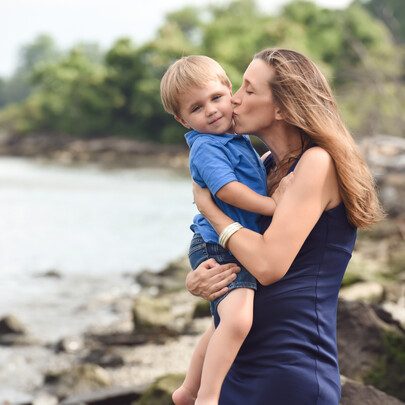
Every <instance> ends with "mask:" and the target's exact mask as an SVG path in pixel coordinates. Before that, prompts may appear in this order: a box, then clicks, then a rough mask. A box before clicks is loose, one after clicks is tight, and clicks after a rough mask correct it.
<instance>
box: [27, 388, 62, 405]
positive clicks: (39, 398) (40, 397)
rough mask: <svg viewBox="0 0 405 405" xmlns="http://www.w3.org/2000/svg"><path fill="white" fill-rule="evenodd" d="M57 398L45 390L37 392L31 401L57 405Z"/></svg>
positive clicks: (37, 404)
mask: <svg viewBox="0 0 405 405" xmlns="http://www.w3.org/2000/svg"><path fill="white" fill-rule="evenodd" d="M58 404H59V401H58V398H57V397H55V396H54V395H51V394H49V393H48V392H46V391H41V392H39V393H38V394H37V395H36V396H35V399H34V400H33V401H32V405H58Z"/></svg>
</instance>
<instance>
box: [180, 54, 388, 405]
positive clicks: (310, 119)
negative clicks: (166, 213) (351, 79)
mask: <svg viewBox="0 0 405 405" xmlns="http://www.w3.org/2000/svg"><path fill="white" fill-rule="evenodd" d="M232 102H233V103H234V105H235V107H234V122H235V131H236V133H238V134H242V133H249V134H252V135H255V136H257V137H259V138H260V139H261V140H262V141H263V142H264V143H265V144H266V145H267V146H268V148H269V150H270V152H268V153H267V154H266V155H265V156H264V158H265V160H264V162H265V166H266V168H267V171H268V190H269V194H270V195H271V194H272V193H273V191H274V190H275V189H276V188H277V186H278V184H279V183H280V180H281V179H282V178H283V177H284V176H285V175H286V174H287V173H289V172H292V171H294V180H293V182H292V184H291V186H290V187H289V188H288V189H287V191H286V192H285V193H284V194H283V195H282V197H281V199H280V202H279V204H278V206H277V209H276V212H275V214H274V216H273V217H272V218H271V219H269V220H268V221H267V223H265V227H264V229H266V227H267V229H266V230H265V231H264V233H263V235H261V234H259V233H255V232H252V231H250V230H248V229H245V228H242V229H239V230H237V231H234V229H236V228H239V227H236V228H235V226H231V228H229V225H231V224H232V223H233V221H232V219H230V218H229V217H227V216H226V215H225V214H223V213H222V211H220V210H219V209H218V207H217V206H216V205H215V204H214V203H213V201H212V199H211V196H210V195H209V192H207V190H205V189H201V188H199V187H198V186H196V185H195V186H194V197H195V201H196V204H197V206H198V209H199V210H200V211H201V213H202V214H203V215H204V216H205V217H206V218H207V219H208V221H209V222H210V223H211V224H212V226H213V227H214V228H215V230H216V231H217V232H218V234H220V235H221V234H222V236H223V237H222V240H223V241H224V244H225V245H226V247H227V248H228V249H229V250H230V251H231V252H232V253H233V254H234V255H235V257H236V258H237V259H238V260H239V262H240V263H241V264H242V265H243V266H245V267H246V268H247V269H248V270H249V271H250V272H251V273H252V274H253V275H254V276H255V277H256V278H257V280H258V281H259V283H260V285H259V286H258V290H257V293H256V296H255V304H254V305H255V307H254V322H253V326H252V329H251V331H250V334H249V336H248V337H247V339H246V340H245V342H244V344H243V346H242V348H241V349H240V351H239V353H238V356H237V358H236V360H235V362H234V364H233V366H232V367H231V369H230V371H229V372H228V375H227V378H226V380H225V382H224V384H223V387H222V391H221V397H220V401H219V403H220V404H221V405H231V404H232V405H238V404H240V405H242V404H243V405H246V404H249V405H263V404H271V405H301V404H308V405H315V404H317V405H334V404H336V405H338V404H339V401H340V377H339V368H338V363H337V349H336V310H337V297H338V291H339V287H340V284H341V281H342V278H343V275H344V272H345V269H346V266H347V263H348V261H349V259H350V257H351V253H352V250H353V246H354V242H355V239H356V228H358V227H360V228H366V227H367V226H369V225H371V224H373V223H375V222H377V221H378V220H379V219H381V218H382V217H383V213H382V209H381V207H380V205H379V202H378V199H377V197H376V193H375V185H374V182H373V179H372V177H371V175H370V172H369V170H368V168H367V166H366V164H365V162H364V160H363V159H362V157H361V156H360V154H359V152H358V150H357V147H356V145H355V143H354V141H353V139H352V137H351V136H350V134H349V132H348V131H347V129H346V128H345V126H344V125H343V123H342V121H341V119H340V117H339V114H338V110H337V107H336V104H335V101H334V99H333V96H332V94H331V91H330V88H329V86H328V84H327V82H326V80H325V78H324V77H323V75H322V73H321V72H320V71H319V69H318V68H317V67H316V65H315V64H314V63H313V62H311V61H310V60H309V59H308V58H306V57H305V56H303V55H302V54H300V53H298V52H295V51H291V50H285V49H267V50H264V51H262V52H260V53H259V54H257V55H256V56H255V57H254V59H253V61H252V62H251V64H250V65H249V67H248V68H247V70H246V72H245V74H244V78H243V84H242V87H241V88H240V89H239V90H238V91H237V92H236V93H235V95H234V96H233V100H232ZM265 222H266V221H265ZM230 229H233V231H232V232H233V233H232V232H230V231H229V230H230ZM213 266H214V264H213V263H212V261H208V262H205V263H203V264H202V265H200V268H199V269H197V270H196V271H194V272H192V273H190V274H189V276H188V279H187V286H188V288H189V290H190V291H191V292H192V293H193V294H195V295H200V296H203V297H205V298H208V299H214V298H216V297H217V296H219V295H221V294H223V292H224V291H226V287H225V283H226V282H229V280H231V279H232V277H233V275H232V272H234V271H235V269H234V268H230V266H227V267H225V268H218V267H213ZM207 269H209V270H210V271H207ZM222 270H223V271H222ZM215 322H216V324H218V323H219V319H218V318H217V319H215Z"/></svg>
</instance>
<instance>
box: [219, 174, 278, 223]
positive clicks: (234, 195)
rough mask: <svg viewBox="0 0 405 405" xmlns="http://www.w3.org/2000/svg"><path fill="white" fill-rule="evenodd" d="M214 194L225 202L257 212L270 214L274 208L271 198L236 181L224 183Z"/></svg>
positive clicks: (274, 204) (274, 203)
mask: <svg viewBox="0 0 405 405" xmlns="http://www.w3.org/2000/svg"><path fill="white" fill-rule="evenodd" d="M216 196H217V197H218V198H219V199H220V200H222V201H223V202H226V203H227V204H230V205H233V206H234V207H238V208H241V209H243V210H246V211H250V212H255V213H257V214H262V215H267V216H271V215H273V214H274V211H275V209H276V202H275V201H274V199H273V198H271V197H265V196H263V195H260V194H258V193H256V192H255V191H253V190H252V189H250V188H249V187H248V186H245V185H244V184H242V183H239V182H238V181H231V182H230V183H227V184H225V186H223V187H221V188H220V189H219V190H218V191H217V193H216Z"/></svg>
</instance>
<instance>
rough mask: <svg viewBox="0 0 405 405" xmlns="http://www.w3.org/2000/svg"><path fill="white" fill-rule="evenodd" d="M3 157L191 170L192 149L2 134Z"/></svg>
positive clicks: (120, 139)
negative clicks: (189, 150) (190, 155)
mask: <svg viewBox="0 0 405 405" xmlns="http://www.w3.org/2000/svg"><path fill="white" fill-rule="evenodd" d="M0 156H18V157H28V158H35V159H39V160H42V161H47V162H55V163H58V164H62V165H66V166H73V165H74V166H77V165H83V164H89V163H95V164H97V165H100V166H102V167H104V168H136V167H170V168H173V169H182V170H186V169H187V168H188V148H187V146H186V145H185V144H183V145H165V144H157V143H153V142H147V141H138V140H136V139H131V138H123V137H104V138H88V139H83V138H76V137H72V136H67V135H48V134H30V135H23V134H6V133H3V134H1V133H0Z"/></svg>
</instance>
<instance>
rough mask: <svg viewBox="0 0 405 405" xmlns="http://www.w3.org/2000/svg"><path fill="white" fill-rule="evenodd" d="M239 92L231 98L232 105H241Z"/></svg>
mask: <svg viewBox="0 0 405 405" xmlns="http://www.w3.org/2000/svg"><path fill="white" fill-rule="evenodd" d="M239 90H240V89H239ZM239 90H238V91H237V92H236V93H235V94H234V95H233V96H232V97H231V103H232V104H240V97H239Z"/></svg>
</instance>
